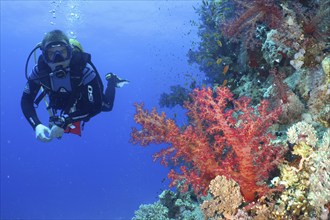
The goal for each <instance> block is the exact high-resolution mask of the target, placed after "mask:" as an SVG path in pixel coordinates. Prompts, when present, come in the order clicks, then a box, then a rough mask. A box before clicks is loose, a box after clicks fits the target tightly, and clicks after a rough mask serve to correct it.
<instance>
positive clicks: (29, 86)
mask: <svg viewBox="0 0 330 220" xmlns="http://www.w3.org/2000/svg"><path fill="white" fill-rule="evenodd" d="M91 65H92V66H91ZM92 67H94V65H93V64H92V63H91V61H90V55H89V54H87V53H83V52H76V51H75V52H74V53H73V55H72V58H71V61H70V65H69V66H68V67H67V68H66V69H65V72H66V74H65V75H64V77H63V76H62V78H60V77H58V76H56V74H53V73H52V71H51V69H50V68H49V66H48V65H47V64H46V63H45V62H44V60H43V58H42V56H40V57H39V60H38V64H37V65H36V66H35V67H34V68H33V71H32V74H31V75H30V76H29V79H28V82H27V83H26V86H25V89H24V92H23V95H22V99H21V107H22V111H23V114H24V116H25V117H26V119H27V120H28V122H29V123H30V124H31V126H32V127H33V129H35V128H36V126H37V125H38V124H42V123H41V121H40V120H39V118H38V116H37V113H36V109H35V108H36V107H35V100H36V98H37V95H38V93H39V90H40V88H41V86H42V87H43V89H44V90H45V93H46V94H47V95H48V97H49V108H50V109H51V110H52V112H53V113H54V114H65V115H67V116H68V118H69V119H70V120H69V121H70V123H73V122H76V121H85V122H86V121H88V120H89V119H90V118H91V117H93V116H95V115H97V114H98V113H100V112H101V111H111V110H112V108H113V103H114V98H115V82H111V81H108V85H107V89H106V90H105V93H104V94H103V83H102V80H101V78H100V76H99V74H98V73H97V71H96V69H94V68H92Z"/></svg>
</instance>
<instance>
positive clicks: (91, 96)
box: [68, 71, 103, 123]
mask: <svg viewBox="0 0 330 220" xmlns="http://www.w3.org/2000/svg"><path fill="white" fill-rule="evenodd" d="M91 74H92V75H93V79H92V80H91V81H89V80H88V81H89V82H86V81H85V83H83V86H82V88H81V91H80V93H81V97H80V99H79V100H78V103H77V107H78V108H77V109H76V111H75V112H72V113H69V114H68V116H69V118H70V123H72V122H75V121H88V120H89V119H90V118H91V117H93V116H95V115H97V114H98V113H100V112H101V109H102V96H103V84H102V81H101V79H100V77H99V76H98V75H96V73H94V72H93V71H92V72H91Z"/></svg>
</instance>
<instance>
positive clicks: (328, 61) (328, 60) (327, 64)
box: [322, 56, 330, 84]
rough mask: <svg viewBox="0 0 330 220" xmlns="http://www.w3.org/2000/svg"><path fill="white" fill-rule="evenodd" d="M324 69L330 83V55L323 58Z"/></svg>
mask: <svg viewBox="0 0 330 220" xmlns="http://www.w3.org/2000/svg"><path fill="white" fill-rule="evenodd" d="M322 69H323V72H324V74H325V78H326V82H327V84H330V56H327V57H325V58H324V59H323V60H322Z"/></svg>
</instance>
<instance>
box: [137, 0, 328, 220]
mask: <svg viewBox="0 0 330 220" xmlns="http://www.w3.org/2000/svg"><path fill="white" fill-rule="evenodd" d="M329 11H330V1H329V0H320V1H314V0H307V1H287V0H282V1H274V0H253V1H242V0H233V1H229V0H214V1H213V0H203V1H202V3H201V5H200V7H199V8H197V9H196V12H197V13H198V14H199V16H200V21H198V22H192V24H193V25H197V26H198V29H199V32H198V35H199V37H200V41H199V42H194V44H193V45H192V48H191V49H190V50H189V51H188V59H189V60H188V61H189V63H191V64H193V63H195V64H197V65H198V66H199V69H200V71H201V72H202V73H204V75H205V77H203V78H201V79H194V80H193V81H192V82H191V83H190V84H189V85H190V86H189V88H187V89H181V88H180V86H177V87H175V88H174V87H173V88H171V90H172V93H171V94H169V95H168V94H163V95H162V98H161V100H162V102H160V103H161V105H162V106H167V107H172V106H174V105H176V104H179V105H181V106H183V107H184V108H185V109H187V110H188V112H187V116H188V124H186V125H183V126H182V127H179V126H178V125H176V124H175V122H174V120H171V119H167V118H166V115H165V114H164V113H161V114H158V113H157V111H156V109H153V110H152V111H151V112H150V113H149V112H148V111H147V110H144V109H143V106H142V105H136V114H135V121H136V122H137V123H138V124H140V125H141V129H136V128H133V131H132V141H133V142H134V143H138V144H140V145H142V146H146V145H150V144H153V143H156V144H160V143H166V144H168V145H169V146H168V147H167V148H166V149H163V150H161V151H160V152H158V153H156V154H155V155H154V159H155V160H156V159H160V162H161V163H162V164H163V165H168V164H169V163H171V164H174V168H173V169H172V170H171V171H170V173H169V175H168V177H169V178H170V179H171V180H172V184H171V186H177V189H178V193H179V194H180V193H181V194H182V192H184V191H188V192H190V191H189V190H193V192H190V193H191V194H196V195H198V199H196V201H194V205H196V204H203V205H202V209H203V212H204V215H205V216H204V219H292V220H296V219H322V220H323V219H324V220H325V219H329V217H330V216H329V210H330V198H329V197H330V170H329V169H330V149H329V148H330V146H329V142H330V140H329V139H330V130H329V128H330V43H329V39H330V31H329V30H330V28H329V27H330V26H329V23H330V16H329ZM197 82H198V83H197ZM200 84H203V85H200ZM219 85H222V86H219ZM224 86H226V88H224ZM205 87H208V88H207V89H206V88H205ZM182 88H183V87H182ZM191 91H193V92H191ZM188 93H191V95H190V96H189V95H188ZM247 97H249V98H247ZM264 99H267V101H265V100H264ZM183 103H184V104H183ZM275 121H276V124H274V122H275ZM274 134H275V135H276V139H275V136H273V135H274ZM286 146H287V148H286ZM283 149H285V150H287V152H286V153H285V155H284V157H282V153H283ZM284 158H285V159H284ZM271 179H272V180H271ZM217 182H221V183H217ZM235 182H236V183H235ZM219 184H220V185H219ZM219 186H221V187H219ZM238 189H239V190H238ZM229 191H230V192H235V193H232V194H231V195H229V193H228V192H229ZM238 191H239V192H240V193H241V195H242V196H243V201H240V199H238V198H239V192H238ZM207 193H209V194H208V196H207V197H206V198H204V197H200V195H206V194H207ZM166 195H167V196H165V197H166V198H167V199H165V200H166V201H176V199H173V195H175V194H174V193H173V194H170V193H169V192H167V193H166ZM169 195H171V196H169ZM169 198H172V199H169ZM185 199H188V203H189V201H190V200H189V197H187V198H182V200H181V202H182V203H180V204H186V202H185V201H184V200H185ZM163 201H164V200H163ZM161 204H163V205H164V204H167V205H165V207H167V208H168V210H169V213H170V214H168V215H167V217H169V216H170V217H169V218H175V219H180V218H181V219H184V218H182V217H181V216H182V215H181V214H182V212H181V211H179V208H178V206H176V205H169V204H175V203H173V202H168V203H161ZM183 207H189V205H188V206H186V205H183ZM174 213H175V214H174ZM202 218H203V217H200V216H199V217H196V216H195V219H202Z"/></svg>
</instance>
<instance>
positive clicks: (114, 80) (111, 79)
mask: <svg viewBox="0 0 330 220" xmlns="http://www.w3.org/2000/svg"><path fill="white" fill-rule="evenodd" d="M105 79H106V80H107V81H108V85H114V86H115V87H117V88H121V87H123V86H124V85H126V84H128V83H129V81H128V80H126V79H121V78H119V77H118V76H117V75H116V74H113V73H107V74H106V75H105Z"/></svg>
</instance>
